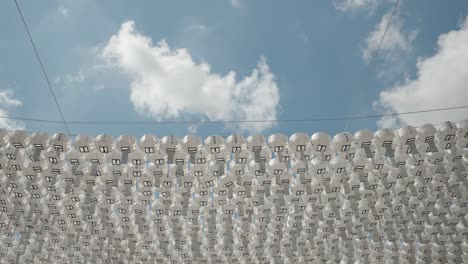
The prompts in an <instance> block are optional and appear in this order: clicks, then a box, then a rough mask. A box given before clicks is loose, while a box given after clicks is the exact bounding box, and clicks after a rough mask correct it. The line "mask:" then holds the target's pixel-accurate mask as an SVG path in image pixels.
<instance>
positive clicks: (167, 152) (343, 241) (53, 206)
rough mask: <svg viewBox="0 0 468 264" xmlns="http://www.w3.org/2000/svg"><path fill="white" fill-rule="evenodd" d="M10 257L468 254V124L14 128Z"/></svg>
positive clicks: (4, 155) (3, 223) (440, 257)
mask: <svg viewBox="0 0 468 264" xmlns="http://www.w3.org/2000/svg"><path fill="white" fill-rule="evenodd" d="M0 166H1V167H0V172H1V175H0V263H2V264H3V263H8V264H19V263H74V264H85V263H122V264H123V263H187V264H189V263H194V264H195V263H207V264H208V263H271V264H273V263H322V262H335V263H340V262H341V261H342V263H428V262H435V263H463V262H465V263H466V262H468V240H467V239H468V228H467V227H468V218H467V212H468V211H467V209H468V206H467V205H468V181H467V174H468V171H467V169H468V168H467V166H468V120H466V121H460V122H458V123H452V122H444V123H441V124H436V125H432V124H427V125H423V126H420V127H410V126H407V127H402V128H400V129H396V130H392V129H381V130H378V131H376V132H372V131H370V130H360V131H357V132H355V133H347V132H343V133H339V134H337V135H334V136H333V135H332V136H330V135H328V134H327V133H324V132H317V133H313V134H306V133H296V134H293V135H283V134H274V135H270V136H264V135H252V136H248V137H244V136H243V135H238V134H236V135H230V136H227V137H223V136H220V135H214V136H209V137H207V138H206V139H202V138H201V137H198V136H185V137H183V138H178V137H176V136H173V135H169V136H161V137H158V136H155V135H144V136H143V137H141V138H140V139H137V138H136V137H134V136H128V135H122V136H119V137H113V136H110V135H104V134H103V135H98V136H97V137H92V136H88V135H83V134H80V135H77V136H76V137H74V138H70V137H69V136H68V135H66V134H61V133H57V134H54V135H48V134H47V133H44V132H35V133H33V134H29V133H26V132H24V131H14V132H8V131H5V130H1V131H0Z"/></svg>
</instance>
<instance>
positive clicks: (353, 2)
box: [334, 0, 382, 12]
mask: <svg viewBox="0 0 468 264" xmlns="http://www.w3.org/2000/svg"><path fill="white" fill-rule="evenodd" d="M381 2H382V0H342V1H338V2H335V3H334V5H335V8H336V9H338V10H340V11H353V12H354V11H357V10H363V9H365V10H369V11H373V10H374V9H375V8H376V7H377V6H378V5H379V4H380V3H381Z"/></svg>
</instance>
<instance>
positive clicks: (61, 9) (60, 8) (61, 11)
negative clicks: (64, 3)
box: [58, 7, 68, 17]
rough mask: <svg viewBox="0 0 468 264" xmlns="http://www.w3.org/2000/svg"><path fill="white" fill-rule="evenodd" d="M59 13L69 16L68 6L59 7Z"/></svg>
mask: <svg viewBox="0 0 468 264" xmlns="http://www.w3.org/2000/svg"><path fill="white" fill-rule="evenodd" d="M58 11H59V13H60V14H61V15H62V16H64V17H67V16H68V8H66V7H59V9H58Z"/></svg>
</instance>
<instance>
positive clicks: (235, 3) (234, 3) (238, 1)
mask: <svg viewBox="0 0 468 264" xmlns="http://www.w3.org/2000/svg"><path fill="white" fill-rule="evenodd" d="M229 2H230V3H231V6H233V7H236V8H239V7H241V0H229Z"/></svg>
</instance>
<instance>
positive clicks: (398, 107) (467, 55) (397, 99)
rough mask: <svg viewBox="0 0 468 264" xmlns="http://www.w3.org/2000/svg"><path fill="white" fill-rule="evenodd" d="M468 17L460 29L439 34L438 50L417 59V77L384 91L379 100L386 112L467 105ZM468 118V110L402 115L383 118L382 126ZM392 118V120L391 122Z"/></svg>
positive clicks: (381, 108) (378, 107)
mask: <svg viewBox="0 0 468 264" xmlns="http://www.w3.org/2000/svg"><path fill="white" fill-rule="evenodd" d="M467 43H468V17H467V18H466V20H465V21H464V23H463V24H462V25H461V27H460V29H459V30H454V31H450V32H448V33H445V34H442V35H440V36H439V39H438V42H437V53H436V54H434V55H433V56H431V57H428V58H420V59H418V62H417V68H418V72H417V77H416V78H415V79H414V80H410V79H407V80H405V81H404V82H403V83H402V84H398V85H395V86H394V87H392V88H390V89H388V90H385V91H383V92H381V93H380V97H379V100H378V101H377V102H375V106H376V108H377V109H380V110H383V111H392V112H394V111H396V112H406V111H414V110H426V109H436V108H445V107H454V106H463V105H467V102H468V101H467V98H468V67H467V65H466V63H467V62H468V44H467ZM467 118H468V110H466V109H461V110H453V111H440V112H431V113H424V114H415V115H402V116H399V117H398V118H394V119H393V120H390V119H389V118H386V119H384V120H380V121H379V123H378V125H381V126H385V125H392V124H395V122H397V123H400V122H401V123H403V124H410V125H421V124H424V123H429V122H431V123H438V122H442V121H444V120H454V121H456V120H461V119H467ZM389 121H391V122H389Z"/></svg>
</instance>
